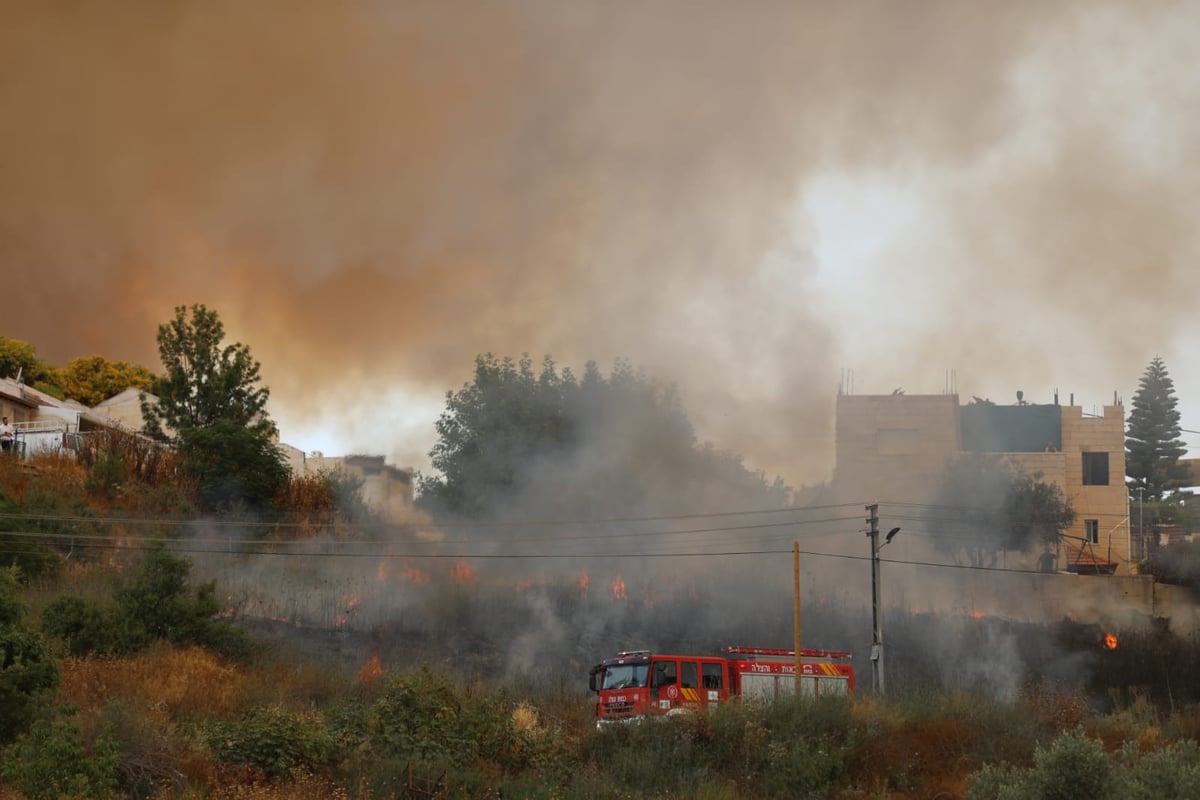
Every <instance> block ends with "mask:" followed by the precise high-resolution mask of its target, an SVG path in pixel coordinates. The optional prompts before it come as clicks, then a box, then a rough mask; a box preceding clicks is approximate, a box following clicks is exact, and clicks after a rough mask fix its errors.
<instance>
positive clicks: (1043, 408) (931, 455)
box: [834, 393, 1131, 572]
mask: <svg viewBox="0 0 1200 800" xmlns="http://www.w3.org/2000/svg"><path fill="white" fill-rule="evenodd" d="M835 441H836V454H837V464H836V467H835V471H834V484H835V488H836V491H837V495H838V497H839V499H840V500H841V501H843V502H854V501H859V500H863V501H866V502H879V503H889V502H891V503H927V502H929V500H930V499H931V498H933V496H934V495H935V493H936V492H937V490H938V488H939V485H940V484H941V481H942V479H943V477H944V475H945V472H946V468H947V466H948V465H949V464H951V463H953V462H954V461H956V460H957V459H959V458H960V457H962V456H963V455H964V454H967V453H989V454H995V455H997V456H1000V457H1002V458H1004V459H1005V460H1006V461H1008V462H1009V463H1010V464H1012V465H1013V466H1015V467H1019V468H1020V469H1022V470H1024V471H1025V472H1027V473H1029V474H1037V475H1040V478H1041V480H1043V481H1045V482H1047V483H1053V484H1056V485H1057V486H1059V487H1060V488H1061V489H1062V490H1063V493H1064V494H1065V495H1066V497H1067V499H1068V500H1070V502H1071V505H1072V507H1073V508H1074V509H1075V512H1076V520H1075V523H1074V524H1073V525H1072V527H1071V528H1070V529H1069V530H1067V531H1065V532H1064V533H1065V537H1064V542H1063V544H1064V547H1063V552H1062V554H1061V556H1060V558H1059V561H1058V566H1059V568H1060V569H1072V568H1076V569H1078V571H1081V572H1087V571H1098V572H1107V571H1118V572H1120V571H1128V570H1129V568H1130V563H1131V559H1130V555H1131V540H1130V529H1129V496H1128V493H1127V490H1126V487H1125V411H1124V407H1123V406H1121V405H1119V404H1117V405H1111V406H1105V407H1104V413H1103V415H1101V416H1088V415H1084V413H1083V409H1082V408H1081V407H1079V406H1075V405H1067V406H1062V405H1058V404H1057V403H1055V404H1045V405H1040V404H1030V403H1023V402H1019V403H1017V404H1016V405H1008V406H1005V405H996V404H994V403H991V402H987V401H976V402H972V403H969V404H967V405H961V404H960V403H959V399H958V395H956V394H944V395H905V394H900V393H897V394H892V395H850V394H841V395H839V396H838V402H837V431H836V437H835Z"/></svg>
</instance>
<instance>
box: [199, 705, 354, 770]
mask: <svg viewBox="0 0 1200 800" xmlns="http://www.w3.org/2000/svg"><path fill="white" fill-rule="evenodd" d="M205 741H206V743H207V744H208V747H209V748H210V749H211V750H212V752H213V756H214V757H215V758H216V759H217V760H218V761H224V762H227V763H232V764H247V765H249V766H252V767H255V768H257V769H260V770H262V771H263V773H264V774H266V775H267V776H269V777H273V778H278V777H284V776H287V775H291V774H292V773H293V772H295V771H297V770H303V771H314V770H319V769H323V768H325V767H327V766H328V765H329V764H330V762H331V761H332V759H333V753H334V739H333V736H332V734H330V732H329V731H328V730H327V729H326V728H325V723H324V720H323V719H322V718H321V717H320V716H319V715H317V714H297V713H293V712H291V711H287V710H285V709H282V708H279V707H278V706H272V707H267V708H259V709H255V710H253V711H251V712H250V713H248V714H246V715H244V716H242V717H241V718H239V719H237V720H234V721H232V722H214V723H212V724H210V725H209V726H208V728H207V731H206V733H205Z"/></svg>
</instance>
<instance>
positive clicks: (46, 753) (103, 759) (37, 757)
mask: <svg viewBox="0 0 1200 800" xmlns="http://www.w3.org/2000/svg"><path fill="white" fill-rule="evenodd" d="M69 712H70V710H69V709H67V710H64V714H65V713H69ZM119 749H120V747H119V745H118V744H117V743H116V742H114V741H113V740H111V739H108V738H105V737H101V738H99V739H97V741H96V743H95V745H94V747H93V749H92V751H91V752H88V750H87V748H85V747H84V745H83V744H82V743H81V742H80V739H79V729H78V728H76V727H75V726H74V725H72V724H71V723H70V722H68V721H67V720H65V719H58V720H54V721H52V722H51V721H46V720H39V721H37V722H35V723H34V724H33V726H32V727H31V728H30V730H29V732H28V733H26V734H23V735H22V736H21V737H20V738H18V739H17V741H16V742H14V743H13V744H12V745H10V746H9V747H8V748H7V749H6V750H5V752H4V757H3V761H2V763H0V776H2V777H3V778H4V780H5V781H6V782H8V783H9V784H10V785H11V786H14V787H16V788H18V789H20V791H21V792H22V793H24V795H25V797H26V798H27V800H59V799H60V798H63V797H89V798H107V797H111V796H112V795H113V794H114V792H115V790H116V787H117V764H118V752H119Z"/></svg>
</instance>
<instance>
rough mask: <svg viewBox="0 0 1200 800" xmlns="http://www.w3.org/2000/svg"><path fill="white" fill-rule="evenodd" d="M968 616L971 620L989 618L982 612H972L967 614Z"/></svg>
mask: <svg viewBox="0 0 1200 800" xmlns="http://www.w3.org/2000/svg"><path fill="white" fill-rule="evenodd" d="M967 616H968V617H970V618H971V619H983V618H984V617H986V616H987V614H985V613H983V612H982V611H972V612H971V613H969V614H967Z"/></svg>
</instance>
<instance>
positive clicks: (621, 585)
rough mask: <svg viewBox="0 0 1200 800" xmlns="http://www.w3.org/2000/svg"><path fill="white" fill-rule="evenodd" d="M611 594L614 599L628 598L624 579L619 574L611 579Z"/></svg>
mask: <svg viewBox="0 0 1200 800" xmlns="http://www.w3.org/2000/svg"><path fill="white" fill-rule="evenodd" d="M612 596H613V599H614V600H628V599H629V595H627V594H625V579H624V578H622V577H621V576H620V575H618V576H617V579H616V580H615V581H613V584H612Z"/></svg>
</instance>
